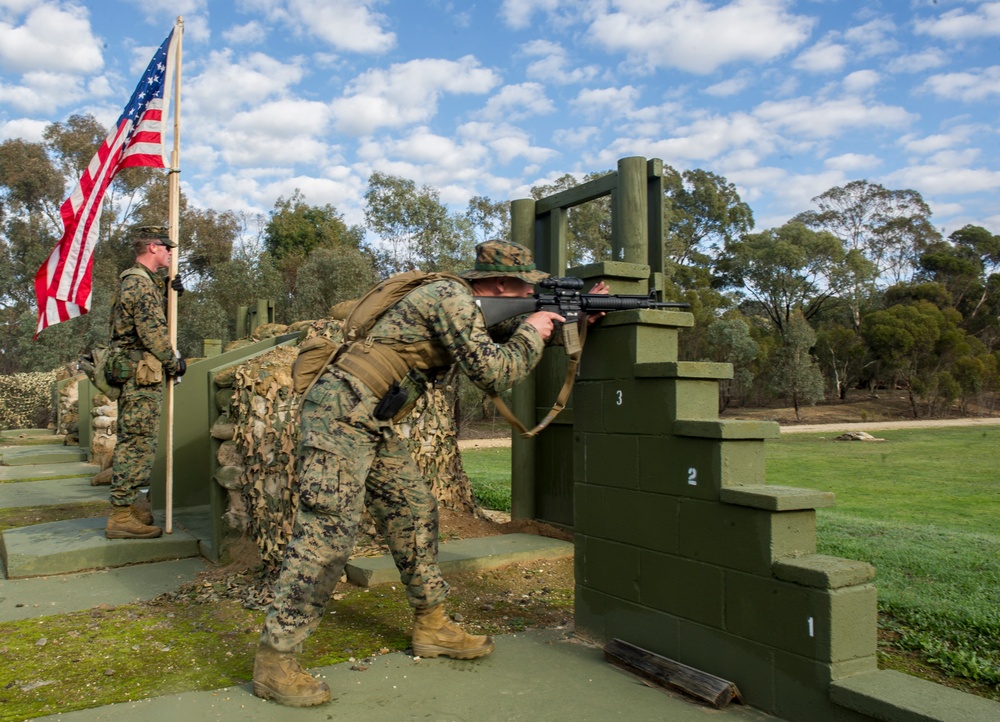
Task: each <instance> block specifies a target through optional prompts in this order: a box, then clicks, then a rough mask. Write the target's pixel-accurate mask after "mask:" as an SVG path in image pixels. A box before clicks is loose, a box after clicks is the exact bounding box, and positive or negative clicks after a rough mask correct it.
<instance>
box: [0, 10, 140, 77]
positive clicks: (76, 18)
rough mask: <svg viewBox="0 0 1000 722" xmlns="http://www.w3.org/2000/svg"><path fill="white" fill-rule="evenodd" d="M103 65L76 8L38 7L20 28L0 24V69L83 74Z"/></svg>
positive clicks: (85, 17)
mask: <svg viewBox="0 0 1000 722" xmlns="http://www.w3.org/2000/svg"><path fill="white" fill-rule="evenodd" d="M147 62H149V61H148V60H147ZM103 66H104V58H103V56H102V55H101V43H100V41H99V40H98V39H97V38H96V37H94V34H93V32H92V31H91V28H90V18H89V16H88V14H87V10H86V9H85V8H83V7H81V6H79V5H67V6H66V7H59V6H57V5H55V4H42V5H38V6H37V7H35V8H33V9H32V10H31V11H30V12H29V13H28V16H27V17H26V18H25V20H24V23H23V24H22V25H17V26H15V25H12V24H10V23H6V22H0V68H3V69H5V70H10V71H14V72H25V71H50V72H66V73H74V74H80V75H83V74H86V73H94V72H97V71H98V70H100V69H101V68H102V67H103Z"/></svg>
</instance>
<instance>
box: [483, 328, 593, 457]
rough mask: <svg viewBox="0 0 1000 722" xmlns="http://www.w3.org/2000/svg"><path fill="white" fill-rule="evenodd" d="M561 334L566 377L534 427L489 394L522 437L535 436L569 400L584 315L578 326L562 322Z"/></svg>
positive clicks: (583, 336)
mask: <svg viewBox="0 0 1000 722" xmlns="http://www.w3.org/2000/svg"><path fill="white" fill-rule="evenodd" d="M562 334H563V345H564V347H565V349H566V355H567V356H568V358H569V363H568V364H567V365H566V379H565V381H563V385H562V388H561V389H559V395H558V396H557V397H556V402H555V403H554V404H552V408H551V409H549V413H547V414H546V415H545V418H544V419H542V420H541V421H539V422H538V424H536V425H535V428H533V429H528V428H527V427H526V426H525V425H524V424H522V423H521V421H520V420H519V419H518V418H517V417H516V416H514V412H513V411H511V410H510V407H508V406H507V404H505V403H504V402H503V399H501V398H500V397H499V396H497V395H496V394H490V401H492V402H493V405H494V406H496V408H497V411H499V412H500V415H501V416H503V417H504V418H505V419H507V422H508V423H509V424H510V425H511V426H512V427H514V430H515V431H517V432H518V433H519V434H520V435H521V438H522V439H531V438H533V437H535V436H537V435H538V434H539V432H540V431H541V430H542V429H544V428H545V427H546V426H548V425H549V424H550V423H551V422H552V420H553V419H554V418H555V417H557V416H558V415H559V412H561V411H562V410H563V409H564V408H566V402H567V401H569V395H570V392H571V391H572V390H573V382H574V381H576V369H577V368H578V367H579V365H580V357H581V356H582V355H583V344H584V342H585V341H586V340H587V319H586V316H583V317H581V320H580V324H579V326H578V325H577V324H570V323H566V324H563V325H562Z"/></svg>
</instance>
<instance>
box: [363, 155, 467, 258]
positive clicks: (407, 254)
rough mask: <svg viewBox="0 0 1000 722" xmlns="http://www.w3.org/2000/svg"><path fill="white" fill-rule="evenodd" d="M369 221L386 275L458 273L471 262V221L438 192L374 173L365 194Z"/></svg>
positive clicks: (396, 177) (368, 225) (428, 187)
mask: <svg viewBox="0 0 1000 722" xmlns="http://www.w3.org/2000/svg"><path fill="white" fill-rule="evenodd" d="M365 223H366V224H367V227H368V230H369V231H371V232H372V233H373V234H375V235H376V236H377V237H378V238H379V240H380V241H381V246H380V247H379V248H378V249H375V250H376V255H377V258H378V260H379V266H380V268H379V272H380V274H381V275H384V276H385V275H389V274H391V273H396V272H399V271H407V270H411V269H415V268H419V269H421V270H424V271H458V270H461V269H464V268H467V267H468V266H469V265H470V263H471V258H472V253H473V246H474V245H475V244H474V240H475V239H474V235H473V226H472V223H471V222H470V220H469V219H468V218H467V217H466V216H465V215H463V214H457V213H451V212H450V211H449V210H448V208H447V206H445V205H444V203H442V202H441V195H440V193H439V192H438V191H437V189H435V188H432V187H431V186H428V185H424V186H421V187H419V188H418V187H417V184H416V183H415V182H414V181H412V180H409V179H406V178H401V177H399V176H393V175H389V174H387V173H381V172H378V171H376V172H374V173H372V174H371V176H370V177H369V179H368V190H367V191H366V192H365Z"/></svg>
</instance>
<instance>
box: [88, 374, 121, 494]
mask: <svg viewBox="0 0 1000 722" xmlns="http://www.w3.org/2000/svg"><path fill="white" fill-rule="evenodd" d="M90 416H91V419H92V421H91V425H92V426H93V429H94V433H93V436H92V437H91V440H90V460H91V462H93V463H94V464H97V465H98V466H100V467H101V470H100V471H99V472H98V473H97V474H95V475H94V478H92V479H91V480H90V483H91V484H92V485H93V486H101V485H102V484H110V483H111V456H112V454H113V453H114V451H115V438H116V434H117V433H118V404H116V403H115V402H114V401H112V400H111V399H109V398H108V397H107V396H105V395H104V394H97V395H96V396H94V398H93V407H92V408H91V410H90Z"/></svg>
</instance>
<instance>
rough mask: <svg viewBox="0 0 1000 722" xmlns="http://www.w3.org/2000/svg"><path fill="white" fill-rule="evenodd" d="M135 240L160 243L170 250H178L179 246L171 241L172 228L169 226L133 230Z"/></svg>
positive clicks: (143, 227) (139, 227)
mask: <svg viewBox="0 0 1000 722" xmlns="http://www.w3.org/2000/svg"><path fill="white" fill-rule="evenodd" d="M132 238H133V239H134V240H137V241H138V240H140V239H142V240H146V239H148V240H151V241H159V242H160V243H162V244H163V245H164V246H167V247H168V248H177V244H176V243H174V242H173V241H171V240H170V228H169V227H168V226H138V227H136V228H133V229H132Z"/></svg>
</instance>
